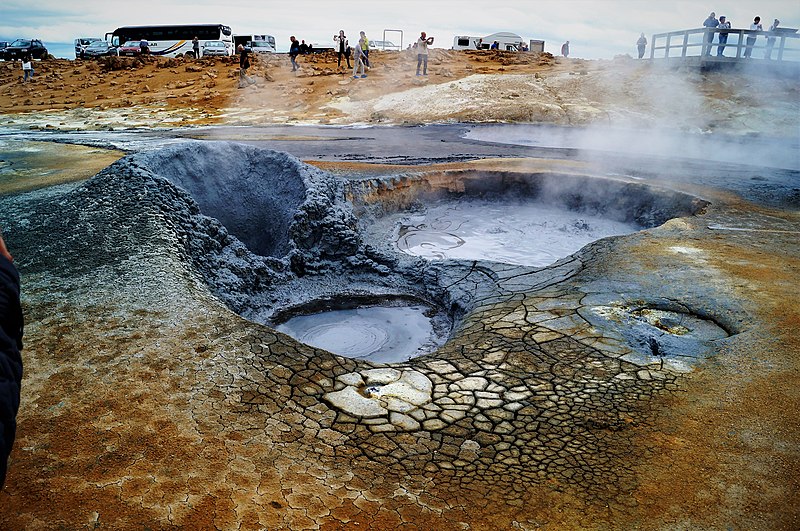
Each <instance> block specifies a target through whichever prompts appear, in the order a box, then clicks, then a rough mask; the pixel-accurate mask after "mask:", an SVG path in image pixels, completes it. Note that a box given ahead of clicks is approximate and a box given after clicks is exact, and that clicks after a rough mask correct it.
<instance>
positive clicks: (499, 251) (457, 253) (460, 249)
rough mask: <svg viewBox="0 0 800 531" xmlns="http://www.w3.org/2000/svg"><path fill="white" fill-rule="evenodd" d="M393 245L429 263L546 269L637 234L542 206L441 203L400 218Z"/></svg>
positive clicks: (595, 218) (632, 227)
mask: <svg viewBox="0 0 800 531" xmlns="http://www.w3.org/2000/svg"><path fill="white" fill-rule="evenodd" d="M393 219H396V220H397V221H396V222H395V224H396V226H397V231H396V234H395V235H393V239H394V240H395V244H396V245H397V247H398V249H400V250H401V251H403V252H405V253H408V254H411V255H415V256H422V257H424V258H428V259H460V260H491V261H495V262H500V263H505V264H515V265H527V266H533V267H543V266H546V265H550V264H552V263H553V262H555V261H556V260H558V259H560V258H565V257H567V256H569V255H571V254H573V253H574V252H576V251H578V250H579V249H580V248H581V247H583V246H584V245H587V244H589V243H591V242H593V241H595V240H599V239H601V238H605V237H608V236H618V235H622V234H629V233H631V232H635V231H637V230H639V228H640V227H638V226H637V225H635V224H633V223H624V222H620V221H613V220H609V219H605V218H603V217H600V216H593V215H586V214H578V213H576V212H570V211H568V210H563V209H561V208H557V207H553V206H550V205H547V204H542V203H531V202H521V201H515V200H512V199H509V200H506V201H487V200H467V201H439V202H436V203H433V204H431V205H427V206H426V207H425V208H424V209H422V212H419V213H411V214H399V215H395V216H393Z"/></svg>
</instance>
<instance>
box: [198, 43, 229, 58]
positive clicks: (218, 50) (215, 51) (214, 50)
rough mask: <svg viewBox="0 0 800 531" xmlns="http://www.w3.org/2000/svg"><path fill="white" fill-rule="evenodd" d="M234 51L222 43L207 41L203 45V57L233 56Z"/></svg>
mask: <svg viewBox="0 0 800 531" xmlns="http://www.w3.org/2000/svg"><path fill="white" fill-rule="evenodd" d="M232 53H233V50H232V49H229V48H228V47H227V46H225V43H224V42H222V41H206V43H205V44H204V45H203V57H206V56H210V55H231V54H232Z"/></svg>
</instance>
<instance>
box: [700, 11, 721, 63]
mask: <svg viewBox="0 0 800 531" xmlns="http://www.w3.org/2000/svg"><path fill="white" fill-rule="evenodd" d="M717 26H719V20H717V14H716V13H714V12H713V11H712V12H711V14H710V15H708V18H707V19H705V20H704V21H703V27H704V28H706V50H705V55H711V43H712V42H713V40H714V30H715V29H716V28H717Z"/></svg>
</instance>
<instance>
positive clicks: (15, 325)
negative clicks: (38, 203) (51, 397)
mask: <svg viewBox="0 0 800 531" xmlns="http://www.w3.org/2000/svg"><path fill="white" fill-rule="evenodd" d="M13 261H14V258H13V257H12V256H11V253H9V252H8V249H7V248H6V244H5V242H4V241H3V235H2V234H0V489H2V488H3V484H4V483H5V481H6V470H7V467H8V455H9V454H10V453H11V448H12V447H13V446H14V438H15V437H16V433H17V412H18V411H19V398H20V385H21V384H22V356H21V355H20V351H21V350H22V328H23V318H22V307H21V305H20V300H19V290H20V287H19V273H18V272H17V269H16V268H15V267H14V264H13Z"/></svg>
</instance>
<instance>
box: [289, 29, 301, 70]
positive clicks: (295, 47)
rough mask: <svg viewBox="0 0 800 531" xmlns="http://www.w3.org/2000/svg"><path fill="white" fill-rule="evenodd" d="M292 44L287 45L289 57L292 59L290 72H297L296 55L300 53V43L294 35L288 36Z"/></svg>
mask: <svg viewBox="0 0 800 531" xmlns="http://www.w3.org/2000/svg"><path fill="white" fill-rule="evenodd" d="M289 40H290V41H292V44H291V45H289V59H290V60H291V61H292V72H297V69H298V68H299V67H298V66H297V56H298V55H299V54H300V43H299V42H298V41H297V39H295V38H294V35H292V36H291V37H289Z"/></svg>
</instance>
